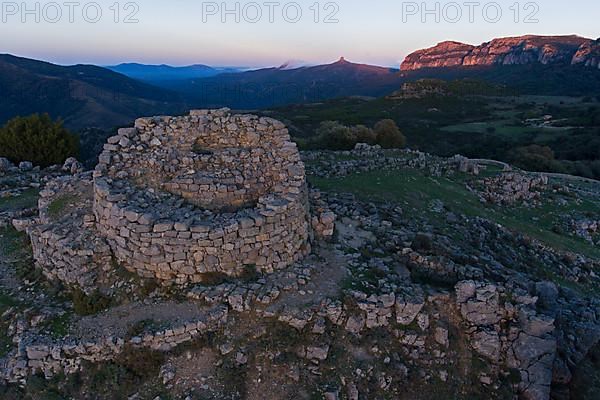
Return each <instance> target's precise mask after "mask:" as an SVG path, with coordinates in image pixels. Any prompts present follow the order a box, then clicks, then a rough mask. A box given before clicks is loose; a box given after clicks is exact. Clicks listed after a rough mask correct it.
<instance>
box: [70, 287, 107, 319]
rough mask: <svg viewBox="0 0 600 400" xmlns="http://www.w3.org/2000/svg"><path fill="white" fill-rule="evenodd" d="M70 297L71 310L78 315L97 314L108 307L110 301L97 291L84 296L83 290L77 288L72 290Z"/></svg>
mask: <svg viewBox="0 0 600 400" xmlns="http://www.w3.org/2000/svg"><path fill="white" fill-rule="evenodd" d="M71 297H72V299H73V309H74V310H75V313H77V314H78V315H94V314H98V313H99V312H101V311H104V310H106V309H107V308H108V307H109V306H110V299H109V298H108V297H106V296H104V295H103V294H101V293H100V292H98V291H96V292H94V293H92V294H90V295H86V294H85V292H83V290H81V289H79V288H77V289H74V290H73V292H72V294H71Z"/></svg>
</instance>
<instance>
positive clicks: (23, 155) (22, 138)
mask: <svg viewBox="0 0 600 400" xmlns="http://www.w3.org/2000/svg"><path fill="white" fill-rule="evenodd" d="M78 148H79V139H78V138H77V136H75V135H73V134H71V133H70V132H69V131H67V129H65V128H64V127H63V125H62V122H61V121H56V122H55V121H52V119H51V118H50V117H49V116H48V114H42V115H39V114H33V115H30V116H28V117H15V118H13V119H11V120H10V121H8V122H7V123H6V125H4V127H2V128H0V157H6V158H8V159H9V160H11V161H12V162H14V163H19V162H21V161H31V162H32V163H34V164H35V165H39V166H42V167H47V166H49V165H54V164H62V163H63V162H64V161H65V160H66V159H67V158H68V157H74V156H77V153H78Z"/></svg>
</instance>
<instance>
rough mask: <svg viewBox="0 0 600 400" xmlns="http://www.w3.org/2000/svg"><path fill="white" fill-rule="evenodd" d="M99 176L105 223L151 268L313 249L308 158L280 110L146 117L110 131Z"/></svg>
mask: <svg viewBox="0 0 600 400" xmlns="http://www.w3.org/2000/svg"><path fill="white" fill-rule="evenodd" d="M94 178H95V179H94V206H93V210H94V214H95V216H96V221H97V227H98V229H99V230H100V233H101V234H102V235H103V236H105V237H106V238H107V240H108V243H109V245H110V247H111V248H112V250H113V252H114V255H115V257H116V259H117V260H118V262H119V263H120V264H121V265H123V266H124V267H125V268H127V269H128V270H130V271H133V272H136V273H137V274H139V275H141V276H143V277H147V278H156V279H159V280H162V281H169V282H176V283H186V282H202V281H205V280H206V279H207V276H208V275H209V274H212V273H218V274H224V275H229V276H239V275H241V274H243V273H244V272H245V271H247V270H248V267H249V266H250V267H252V268H256V270H257V271H259V272H263V273H269V272H272V271H274V270H277V269H281V268H284V267H286V266H288V265H290V264H291V263H293V262H295V261H298V260H299V259H301V258H302V257H303V256H305V255H306V254H307V253H308V252H309V251H310V245H309V237H310V218H309V206H308V196H307V187H306V178H305V173H304V164H303V163H302V161H301V160H300V155H299V153H298V150H297V148H296V145H295V144H294V143H293V142H291V140H290V136H289V134H288V131H287V129H286V128H285V126H284V125H283V124H282V123H281V122H279V121H276V120H274V119H270V118H259V117H257V116H253V115H232V114H230V113H229V110H227V109H223V110H195V111H191V112H190V115H189V116H183V117H154V118H140V119H138V120H136V122H135V128H131V129H120V130H119V134H118V135H117V136H114V137H111V138H109V140H108V144H106V145H105V146H104V152H103V153H102V154H101V155H100V158H99V164H98V166H97V167H96V171H95V173H94Z"/></svg>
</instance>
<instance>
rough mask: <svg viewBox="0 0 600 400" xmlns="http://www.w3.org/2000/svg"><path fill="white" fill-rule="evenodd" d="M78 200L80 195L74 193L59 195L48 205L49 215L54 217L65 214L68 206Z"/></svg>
mask: <svg viewBox="0 0 600 400" xmlns="http://www.w3.org/2000/svg"><path fill="white" fill-rule="evenodd" d="M78 200H79V197H77V196H74V195H72V194H67V195H64V196H60V197H58V198H57V199H55V200H53V201H52V202H51V203H50V204H49V205H48V216H49V217H50V218H53V219H56V218H59V217H60V216H61V215H63V213H64V212H65V210H66V209H67V207H69V206H70V205H71V204H73V203H76V202H77V201H78Z"/></svg>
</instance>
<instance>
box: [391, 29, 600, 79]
mask: <svg viewBox="0 0 600 400" xmlns="http://www.w3.org/2000/svg"><path fill="white" fill-rule="evenodd" d="M599 48H600V46H599V44H598V42H597V41H596V42H595V41H593V40H591V39H586V38H582V37H579V36H575V35H572V36H534V35H528V36H518V37H508V38H500V39H494V40H492V41H490V42H486V43H483V44H481V45H479V46H471V45H468V44H463V43H459V42H442V43H439V44H438V45H436V46H434V47H432V48H429V49H425V50H419V51H416V52H414V53H412V54H410V55H409V56H408V57H406V59H405V60H404V62H403V63H402V66H401V70H403V71H412V70H418V69H422V68H443V67H453V66H477V65H486V66H489V65H525V64H544V65H547V64H561V65H569V64H584V65H591V66H597V65H598V61H599V57H598V54H600V53H599V50H598V49H599Z"/></svg>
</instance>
